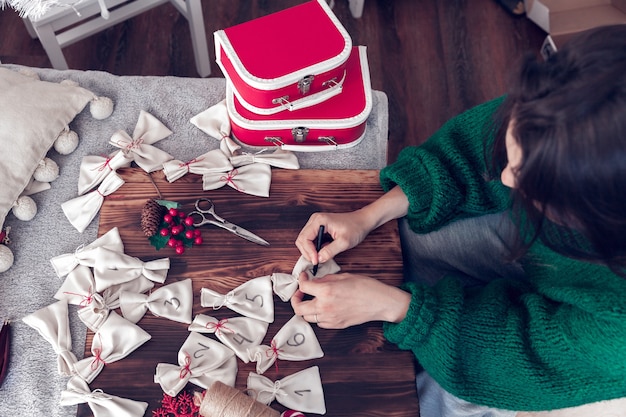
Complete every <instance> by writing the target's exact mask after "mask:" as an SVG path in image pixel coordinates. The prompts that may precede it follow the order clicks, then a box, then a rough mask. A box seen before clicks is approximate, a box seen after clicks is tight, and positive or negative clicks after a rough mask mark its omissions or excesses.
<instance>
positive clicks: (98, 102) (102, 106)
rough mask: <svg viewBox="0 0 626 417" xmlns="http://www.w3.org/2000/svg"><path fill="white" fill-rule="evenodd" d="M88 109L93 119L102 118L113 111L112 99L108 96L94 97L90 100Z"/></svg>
mask: <svg viewBox="0 0 626 417" xmlns="http://www.w3.org/2000/svg"><path fill="white" fill-rule="evenodd" d="M89 111H91V115H92V116H93V117H94V119H98V120H104V119H106V118H107V117H109V116H110V115H111V113H113V100H111V99H110V98H108V97H102V96H100V97H96V98H95V99H93V100H92V101H91V104H90V105H89Z"/></svg>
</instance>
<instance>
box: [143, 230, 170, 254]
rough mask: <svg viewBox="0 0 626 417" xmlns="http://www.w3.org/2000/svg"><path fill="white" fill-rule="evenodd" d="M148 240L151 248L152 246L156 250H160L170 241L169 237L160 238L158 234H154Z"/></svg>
mask: <svg viewBox="0 0 626 417" xmlns="http://www.w3.org/2000/svg"><path fill="white" fill-rule="evenodd" d="M148 240H149V241H150V244H151V245H152V246H154V247H155V248H156V249H157V250H160V249H162V248H164V247H165V245H167V241H168V240H170V237H169V236H161V234H160V233H156V234H155V235H154V236H150V237H149V238H148Z"/></svg>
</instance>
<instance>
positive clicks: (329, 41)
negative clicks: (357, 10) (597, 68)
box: [214, 0, 352, 114]
mask: <svg viewBox="0 0 626 417" xmlns="http://www.w3.org/2000/svg"><path fill="white" fill-rule="evenodd" d="M214 40H215V57H216V61H217V63H218V65H219V66H220V68H221V69H222V73H223V74H224V76H225V77H226V78H227V80H228V81H229V83H230V84H231V85H232V87H233V93H234V94H235V96H236V97H237V100H238V101H239V102H240V103H241V105H242V106H243V107H245V108H246V109H248V110H249V111H251V112H254V113H258V114H274V113H277V112H280V111H283V110H297V109H299V108H303V107H308V106H312V105H315V104H317V103H320V102H323V101H325V100H327V99H328V98H330V97H333V96H335V95H337V94H339V93H341V90H342V85H343V83H344V81H345V64H346V61H347V60H348V57H349V56H350V52H351V49H352V40H351V39H350V35H349V34H348V32H347V31H346V30H345V28H344V27H343V26H342V25H341V23H340V22H339V20H338V19H337V17H336V16H335V15H334V14H333V12H332V10H330V7H329V6H328V5H327V4H326V1H325V0H312V1H309V2H307V3H303V4H301V5H298V6H294V7H291V8H288V9H285V10H282V11H280V12H277V13H273V14H270V15H267V16H263V17H260V18H258V19H254V20H251V21H248V22H245V23H242V24H239V25H236V26H232V27H230V28H227V29H224V30H218V31H216V32H215V33H214Z"/></svg>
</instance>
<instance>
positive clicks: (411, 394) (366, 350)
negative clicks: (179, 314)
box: [78, 168, 419, 417]
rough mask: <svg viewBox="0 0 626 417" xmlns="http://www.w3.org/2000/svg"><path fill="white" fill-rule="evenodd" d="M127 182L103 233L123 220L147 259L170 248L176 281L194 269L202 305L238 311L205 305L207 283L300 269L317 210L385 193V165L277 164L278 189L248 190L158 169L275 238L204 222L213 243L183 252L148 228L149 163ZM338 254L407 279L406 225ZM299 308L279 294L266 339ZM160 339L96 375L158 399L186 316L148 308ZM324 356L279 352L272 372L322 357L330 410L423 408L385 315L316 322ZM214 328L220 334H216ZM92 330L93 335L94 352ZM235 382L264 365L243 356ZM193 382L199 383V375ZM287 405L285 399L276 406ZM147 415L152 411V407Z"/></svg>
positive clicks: (173, 196) (131, 243) (119, 391)
mask: <svg viewBox="0 0 626 417" xmlns="http://www.w3.org/2000/svg"><path fill="white" fill-rule="evenodd" d="M120 173H121V175H122V176H123V178H124V179H125V180H126V183H125V184H124V186H123V187H122V188H120V189H119V190H118V191H117V192H116V193H115V194H113V195H111V196H109V197H107V198H106V199H105V203H104V205H103V207H102V210H101V213H100V225H99V235H102V234H103V233H105V232H107V231H109V230H110V229H111V228H113V227H118V229H119V231H120V235H121V237H122V241H123V242H124V246H125V252H126V253H127V254H129V255H132V256H137V257H140V258H141V259H143V260H150V259H157V258H161V257H170V259H171V269H170V272H169V274H168V278H167V281H166V284H167V283H171V282H174V281H176V280H181V279H185V278H191V279H192V280H193V291H194V309H193V313H194V315H195V314H198V313H204V314H210V315H214V316H216V317H218V318H228V317H233V316H235V315H237V314H236V313H234V312H232V311H230V310H228V309H220V310H217V311H214V310H212V309H210V308H203V307H201V306H200V289H201V288H202V287H207V288H211V289H213V290H216V291H219V292H221V293H226V292H227V291H229V290H231V289H233V288H235V287H236V286H238V285H240V284H242V283H243V282H245V281H247V280H248V279H250V278H255V277H259V276H263V275H269V274H271V273H272V272H291V270H292V269H293V266H294V265H295V262H296V261H297V259H298V258H299V256H300V254H299V252H298V250H297V248H296V247H295V245H294V241H295V239H296V236H297V234H298V232H299V230H300V228H301V227H302V225H303V224H304V223H305V222H306V220H307V219H308V217H309V216H310V215H311V213H313V212H315V211H321V210H327V211H348V210H353V209H356V208H358V207H361V206H362V205H364V204H366V203H368V202H370V201H372V200H374V199H375V198H377V197H378V196H380V195H381V194H382V190H381V188H380V185H379V182H378V171H344V170H340V171H332V170H297V171H289V170H278V169H275V170H273V171H272V173H273V177H272V186H271V190H270V197H269V198H260V197H254V196H250V195H247V194H242V193H239V192H237V191H236V190H233V189H232V188H229V187H224V188H221V189H219V190H213V191H210V192H205V191H202V183H201V177H200V176H197V175H187V176H185V177H183V178H181V179H180V180H178V181H176V182H175V183H173V184H170V183H168V182H167V181H166V180H165V179H164V177H163V174H162V172H158V173H153V174H152V175H153V178H154V179H155V181H156V184H157V186H158V188H159V190H160V192H161V193H162V195H163V198H165V199H168V200H173V201H178V202H180V203H181V204H182V205H183V209H184V210H185V211H190V208H191V207H192V205H193V202H194V201H195V199H197V198H199V197H210V198H211V199H212V200H213V201H214V202H215V205H216V207H217V211H218V213H220V215H222V216H223V217H225V218H227V219H229V220H230V221H232V222H234V223H236V224H238V225H240V226H242V227H245V228H247V229H248V230H251V231H253V232H254V233H257V234H258V235H260V236H262V237H263V238H265V239H266V240H268V241H269V242H270V244H271V246H270V247H268V248H265V247H261V246H258V245H255V244H252V243H249V242H247V241H244V240H243V239H240V238H238V237H236V236H234V235H231V234H230V233H228V232H226V231H224V230H221V229H217V228H213V227H206V228H204V229H203V236H204V237H205V243H203V245H202V246H199V247H193V248H191V249H189V250H188V251H187V252H186V253H185V254H183V255H182V256H179V255H175V254H174V253H173V251H171V249H169V248H167V249H162V250H161V251H156V250H155V248H154V247H152V246H151V245H150V244H149V242H148V240H147V238H145V237H144V236H143V235H142V233H141V231H140V227H139V221H140V213H141V208H142V207H143V205H144V204H145V202H146V200H147V199H149V198H154V197H156V191H155V189H154V187H153V186H152V184H151V183H150V180H149V178H148V176H147V174H146V173H145V172H143V171H142V170H140V169H134V168H130V169H123V170H120ZM336 260H337V263H338V264H339V265H340V266H341V267H342V268H343V270H345V271H350V272H354V273H362V274H368V275H370V276H373V277H376V278H378V279H380V280H381V281H384V282H387V283H390V284H393V285H397V284H399V283H400V282H401V279H402V255H401V252H400V242H399V236H398V230H397V226H396V224H395V223H394V222H391V223H388V224H387V225H385V226H383V227H381V228H379V229H377V230H376V231H374V232H373V233H372V234H371V235H370V236H369V237H368V238H367V239H366V241H365V242H363V244H361V245H359V246H358V247H357V248H355V249H353V250H351V251H348V252H346V253H343V254H341V255H339V256H338V257H337V258H336ZM292 316H293V310H292V308H291V305H290V304H289V303H283V302H282V301H281V300H280V299H279V298H278V297H275V322H274V323H272V324H271V325H270V327H269V330H268V333H267V336H266V338H265V340H264V343H265V344H269V342H270V340H271V338H272V336H273V335H274V334H275V333H276V331H278V330H279V329H280V327H282V325H283V324H284V323H285V322H286V321H287V320H288V319H289V318H291V317H292ZM138 324H139V325H140V326H141V327H142V328H144V329H145V330H146V331H148V332H149V333H150V334H151V335H152V339H151V340H150V341H149V342H147V343H146V344H145V345H143V346H142V347H140V348H139V349H138V350H137V351H135V352H134V353H132V354H131V355H130V356H129V357H127V358H125V359H123V360H121V361H119V362H116V363H112V364H110V365H107V366H106V367H105V369H104V370H103V371H102V373H101V374H100V375H99V376H98V377H97V378H96V379H95V380H94V382H93V383H92V384H91V386H93V387H97V388H102V389H103V390H104V391H105V392H108V393H110V394H113V395H120V396H123V397H127V398H133V399H137V400H142V401H148V402H149V403H150V408H149V410H154V409H156V408H157V407H158V401H159V400H160V399H161V398H162V392H161V388H160V387H159V385H158V384H155V383H154V382H153V375H154V370H155V367H156V364H157V363H158V362H166V363H175V362H176V355H177V352H178V349H179V348H180V346H181V345H182V343H183V342H184V340H185V338H186V337H187V335H188V331H187V325H185V324H181V323H176V322H172V321H169V320H166V319H162V318H157V317H154V316H153V315H151V313H148V314H146V316H145V317H144V318H143V319H142V320H141V321H139V323H138ZM314 330H315V333H316V335H317V337H318V339H319V341H320V344H321V346H322V349H323V350H324V353H325V356H324V357H323V358H321V359H316V360H310V361H304V362H287V361H279V366H278V370H276V369H275V368H273V367H272V368H271V369H270V370H268V371H267V372H266V374H265V375H266V376H268V377H269V378H271V379H280V378H282V377H284V376H286V375H290V374H292V373H294V372H296V371H299V370H302V369H305V368H307V367H309V366H313V365H318V366H319V367H320V372H321V376H322V381H323V385H324V393H325V400H326V405H327V409H328V412H327V415H328V416H354V415H358V416H366V417H367V416H387V417H409V416H411V417H414V416H416V415H418V408H419V407H418V401H417V393H416V390H415V364H414V358H413V356H412V354H411V353H410V352H404V351H400V350H398V349H397V348H396V347H395V346H394V345H392V344H390V343H389V342H387V341H386V340H385V339H384V337H383V334H382V327H381V323H367V324H364V325H360V326H355V327H352V328H349V329H345V330H325V329H320V328H318V327H316V326H314ZM210 337H213V336H210ZM92 338H93V334H92V333H91V332H89V333H88V335H87V344H86V346H87V347H86V352H85V355H86V356H89V355H91V353H90V351H89V349H90V346H91V340H92ZM237 362H238V365H239V372H238V377H237V383H236V386H237V388H239V389H242V390H243V389H245V379H246V377H247V375H248V373H249V372H253V371H254V367H255V364H253V363H250V364H244V363H243V362H242V361H240V360H238V361H237ZM188 388H189V389H193V386H192V385H191V384H190V385H189V386H188ZM272 406H273V407H274V408H276V409H278V410H281V411H282V410H284V408H283V407H282V406H280V405H279V404H278V403H274V404H273V405H272ZM78 415H79V416H81V417H82V416H89V415H90V411H89V409H88V408H87V407H86V406H79V412H78ZM147 415H150V414H149V413H148V414H147Z"/></svg>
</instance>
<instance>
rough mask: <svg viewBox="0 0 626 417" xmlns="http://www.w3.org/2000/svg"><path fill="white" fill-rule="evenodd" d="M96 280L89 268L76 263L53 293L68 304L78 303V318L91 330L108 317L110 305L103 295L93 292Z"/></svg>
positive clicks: (96, 328)
mask: <svg viewBox="0 0 626 417" xmlns="http://www.w3.org/2000/svg"><path fill="white" fill-rule="evenodd" d="M95 288H96V282H95V280H94V278H93V273H92V272H91V268H89V267H88V266H85V265H78V266H77V267H76V268H75V269H74V270H73V271H72V272H70V273H69V274H68V275H67V277H66V278H65V281H64V282H63V284H62V285H61V287H60V288H59V290H58V291H57V292H56V294H55V295H54V298H56V299H57V300H66V301H67V302H68V304H74V305H78V306H79V307H80V309H79V310H78V318H79V319H80V320H81V321H82V322H83V323H84V324H85V325H86V326H87V327H88V328H89V329H90V330H92V331H94V332H95V331H97V330H98V328H100V326H101V325H102V323H104V321H105V320H106V319H107V317H109V311H110V310H111V307H110V306H109V305H107V302H106V300H105V298H104V297H102V296H101V295H100V294H98V293H96V292H95Z"/></svg>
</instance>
